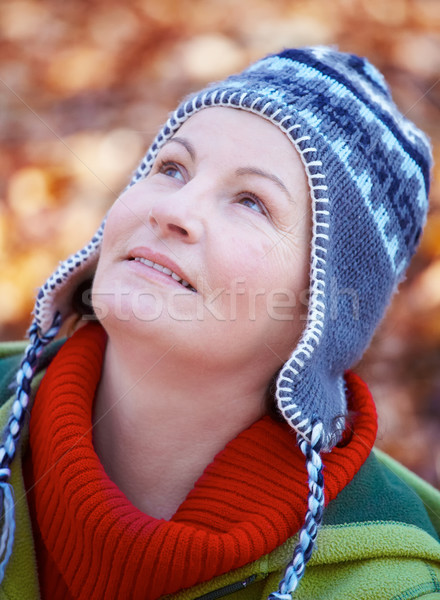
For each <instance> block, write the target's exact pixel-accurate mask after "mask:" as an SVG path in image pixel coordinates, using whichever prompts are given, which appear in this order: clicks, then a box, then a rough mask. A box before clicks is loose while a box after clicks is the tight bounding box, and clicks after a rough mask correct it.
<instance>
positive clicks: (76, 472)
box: [27, 324, 377, 600]
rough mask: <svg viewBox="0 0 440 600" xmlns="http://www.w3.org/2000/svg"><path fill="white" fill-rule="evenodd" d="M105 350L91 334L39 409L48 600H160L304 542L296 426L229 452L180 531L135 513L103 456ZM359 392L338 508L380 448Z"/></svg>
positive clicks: (53, 380)
mask: <svg viewBox="0 0 440 600" xmlns="http://www.w3.org/2000/svg"><path fill="white" fill-rule="evenodd" d="M105 345H106V334H105V332H104V330H103V329H102V327H101V326H99V325H96V324H88V325H87V326H86V327H82V328H81V329H79V330H78V331H77V332H76V333H75V334H74V335H73V336H72V337H71V338H69V339H68V340H67V342H66V343H65V344H64V345H63V347H62V348H61V350H60V351H59V352H58V354H57V355H56V357H55V358H54V359H53V361H52V363H51V364H50V366H49V368H48V370H47V373H46V375H45V376H44V378H43V381H42V383H41V385H40V387H39V390H38V392H37V396H36V399H35V404H34V408H33V410H32V416H31V421H30V449H31V464H32V474H31V476H30V480H29V481H28V482H27V485H28V488H30V495H31V498H32V502H31V504H32V506H33V507H34V508H35V510H36V522H37V524H38V531H39V534H40V535H41V538H42V542H43V543H42V545H41V546H37V556H38V562H39V579H40V586H41V592H42V598H48V599H50V600H58V599H63V600H68V599H69V598H75V599H77V600H90V599H91V598H95V599H105V600H113V599H114V600H116V599H121V598H122V599H124V598H130V600H136V599H139V600H140V599H141V600H154V599H156V598H159V597H163V596H164V595H165V594H170V593H174V592H177V591H179V590H181V589H183V588H188V587H191V586H193V585H196V584H198V583H201V582H203V581H208V580H210V579H212V578H213V577H215V576H217V575H220V574H222V573H226V572H228V571H232V570H234V569H236V568H238V567H241V566H243V565H245V564H248V563H250V562H252V561H255V560H257V559H259V558H260V557H261V556H263V555H265V554H267V553H269V552H271V551H272V550H274V549H275V548H277V547H278V546H280V545H281V544H283V543H284V542H285V541H286V540H287V539H288V538H289V537H291V536H292V535H294V534H295V533H296V532H297V530H298V529H299V528H300V527H301V524H302V521H303V518H304V513H305V511H306V495H307V483H306V477H305V470H304V457H303V456H302V454H301V452H300V450H299V448H298V447H297V446H296V445H295V437H294V436H292V432H291V430H290V429H289V427H288V426H287V424H285V423H276V422H274V421H273V420H272V419H271V418H270V417H267V416H266V417H264V418H262V419H261V420H259V421H257V422H256V423H254V424H253V425H252V426H251V427H249V428H248V429H246V430H245V431H243V432H241V433H240V434H239V435H238V436H237V438H235V439H233V440H231V442H229V443H228V444H227V446H226V448H224V449H223V450H222V451H221V452H220V453H219V454H218V455H217V456H216V457H215V459H214V460H213V462H212V463H211V464H209V465H208V466H207V468H206V469H205V471H204V473H203V475H202V476H201V477H200V478H199V479H198V481H197V482H195V485H194V488H193V489H192V490H191V492H190V493H189V495H188V497H187V498H186V499H185V501H184V502H183V503H182V504H181V506H180V507H179V508H178V510H177V512H176V513H175V515H174V516H173V517H172V518H171V519H170V520H169V521H165V520H162V519H155V518H153V517H150V516H149V515H146V514H144V513H142V512H141V511H140V510H138V509H137V508H135V507H134V506H133V505H132V504H131V503H130V502H129V501H128V500H127V498H126V497H125V496H124V494H123V493H122V492H121V491H120V490H119V489H118V488H117V486H116V485H115V484H114V483H113V482H112V481H111V480H110V479H109V478H108V477H107V475H106V474H105V471H104V469H103V467H102V465H101V463H100V462H99V458H98V456H97V455H96V453H95V451H94V449H93V443H92V422H93V421H92V410H93V399H94V394H95V389H96V386H97V385H98V382H99V379H100V376H101V369H102V361H103V356H104V351H105ZM347 385H348V388H349V391H350V410H351V411H354V412H355V414H356V417H355V420H354V422H353V430H352V431H351V432H350V434H349V435H348V436H347V440H346V444H345V445H344V446H343V447H341V448H339V447H338V448H335V449H334V450H333V451H332V452H331V453H330V454H328V455H324V456H323V460H324V463H325V467H326V469H325V470H326V482H327V485H326V504H327V503H328V502H330V501H331V500H333V499H334V498H336V497H337V495H338V494H339V492H340V491H341V490H342V489H343V488H344V487H345V486H346V485H347V484H348V483H349V482H350V481H351V480H352V478H353V476H354V475H355V474H356V473H357V471H358V470H359V468H360V467H361V465H362V464H363V463H364V461H365V460H366V458H367V457H368V455H369V453H370V450H371V447H372V445H373V443H374V440H375V437H376V430H377V426H376V413H375V408H374V403H373V400H372V398H371V396H370V394H369V392H368V388H367V387H366V385H365V384H363V382H362V381H361V380H360V379H359V378H358V377H356V375H354V374H353V373H348V374H347ZM200 396H203V392H200ZM48 431H50V432H51V435H50V436H48V435H47V432H48ZM28 466H29V465H28ZM195 595H198V594H194V596H195ZM194 596H191V594H189V597H194Z"/></svg>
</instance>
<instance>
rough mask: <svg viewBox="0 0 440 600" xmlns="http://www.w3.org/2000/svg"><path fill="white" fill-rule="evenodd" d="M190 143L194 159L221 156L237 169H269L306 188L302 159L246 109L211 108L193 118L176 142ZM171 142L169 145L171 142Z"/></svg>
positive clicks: (276, 131)
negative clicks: (251, 167) (232, 163)
mask: <svg viewBox="0 0 440 600" xmlns="http://www.w3.org/2000/svg"><path fill="white" fill-rule="evenodd" d="M174 138H176V140H179V142H181V143H182V142H183V143H184V145H185V143H186V142H187V143H188V145H189V148H188V150H189V151H190V154H191V153H193V154H194V156H193V158H197V159H203V158H205V157H215V156H217V157H219V158H221V160H222V161H228V162H231V161H233V162H235V163H236V165H237V166H238V167H247V166H249V165H250V166H253V167H258V168H265V169H267V168H270V169H271V170H273V172H274V173H275V174H276V175H277V176H278V177H280V178H282V179H283V180H285V181H286V183H287V182H288V181H289V180H291V181H292V182H293V181H294V182H295V185H296V186H297V185H298V182H301V183H302V184H303V185H304V186H305V187H307V185H306V175H305V169H304V165H303V163H302V160H301V158H300V156H299V154H298V152H297V150H296V149H295V146H294V145H293V143H292V142H291V140H290V139H289V138H288V137H287V135H286V134H285V133H284V132H283V131H281V130H280V129H279V128H278V127H277V126H276V125H274V124H273V123H272V122H270V121H269V120H267V119H265V118H263V117H262V116H260V115H257V114H253V113H251V112H249V111H246V110H241V109H236V108H226V107H212V108H205V109H202V110H200V111H199V112H197V113H195V114H194V115H193V116H191V117H190V118H189V119H188V120H187V121H185V123H183V125H182V126H181V127H180V129H179V130H178V131H177V132H176V134H175V135H174V136H173V138H171V140H169V142H171V141H173V139H174ZM169 142H168V143H169Z"/></svg>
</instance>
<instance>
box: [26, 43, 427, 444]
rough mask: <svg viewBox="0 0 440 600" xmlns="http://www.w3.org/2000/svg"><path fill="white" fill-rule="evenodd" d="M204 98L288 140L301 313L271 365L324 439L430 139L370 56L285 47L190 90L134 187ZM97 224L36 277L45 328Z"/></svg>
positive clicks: (305, 423) (409, 243)
mask: <svg viewBox="0 0 440 600" xmlns="http://www.w3.org/2000/svg"><path fill="white" fill-rule="evenodd" d="M211 106H225V107H232V108H237V109H241V110H247V111H250V112H253V113H255V114H258V115H260V116H261V117H263V118H265V119H268V120H269V121H271V122H272V123H273V124H274V125H275V126H277V127H279V128H280V129H281V130H282V131H283V132H284V133H285V134H286V135H287V136H288V138H289V139H290V140H291V142H292V143H293V144H294V146H295V148H296V149H297V151H298V153H299V154H300V156H301V158H302V161H303V164H304V167H305V170H306V172H307V176H308V181H309V187H310V195H311V208H312V212H313V239H312V249H311V263H310V264H311V270H310V296H309V297H310V301H309V312H308V319H307V324H306V327H305V330H304V332H303V335H302V338H301V340H300V342H299V343H298V345H297V347H296V348H295V349H294V351H293V353H292V356H291V358H290V359H289V361H288V362H287V363H286V364H285V366H284V368H283V369H282V370H281V373H280V375H279V378H278V383H277V400H278V405H279V409H280V411H281V413H282V414H283V416H284V418H285V419H286V420H287V422H288V423H289V424H290V425H291V426H292V427H293V428H294V429H295V430H296V431H297V433H299V434H300V435H301V436H305V437H307V436H309V435H310V431H311V424H312V423H317V422H318V423H319V422H321V423H322V424H323V447H325V448H327V449H329V448H331V447H332V446H334V445H335V443H337V441H338V439H339V438H340V435H341V432H342V431H343V428H344V414H345V412H346V401H345V390H344V384H343V378H342V374H343V372H344V370H345V369H347V368H349V367H350V366H351V365H352V364H353V363H355V362H356V361H357V360H358V359H359V358H360V356H361V355H362V353H363V351H364V350H365V348H366V346H367V345H368V342H369V340H370V338H371V336H372V334H373V332H374V329H375V327H376V325H377V323H378V322H379V320H380V319H381V317H382V316H383V314H384V311H385V308H386V306H387V304H388V303H389V301H390V297H391V295H392V293H393V291H394V290H395V289H396V286H397V284H398V282H399V281H400V279H401V278H402V275H403V273H404V270H405V268H406V266H407V264H408V262H409V260H410V258H411V256H412V255H413V253H414V250H415V248H416V246H417V242H418V239H419V236H420V233H421V231H422V227H423V224H424V221H425V218H426V212H427V207H428V203H427V193H428V187H429V168H430V161H431V155H430V146H429V142H428V140H427V138H426V137H425V136H424V134H423V133H422V132H420V131H419V130H418V129H417V128H416V127H415V126H414V125H413V124H412V123H410V122H409V121H408V120H406V119H405V118H404V117H403V116H402V115H401V114H400V112H399V111H398V109H397V108H396V106H395V105H394V103H393V101H392V99H391V95H390V92H389V90H388V88H387V86H386V83H385V81H384V79H383V77H382V75H381V74H380V73H379V72H378V71H377V70H376V69H375V67H373V66H372V65H371V64H370V63H369V62H368V61H367V60H366V59H363V58H359V57H357V56H353V55H350V54H344V53H340V52H337V51H335V50H333V49H330V48H325V47H317V48H303V49H299V50H286V51H284V52H281V53H280V54H278V55H273V56H268V57H267V58H265V59H263V60H261V61H259V62H257V63H255V64H254V65H252V66H251V67H249V68H248V69H246V70H245V71H243V73H240V74H238V75H233V76H231V77H229V78H228V79H226V81H224V82H220V83H215V84H213V85H211V86H210V87H208V88H206V89H205V90H202V91H201V92H198V93H196V94H194V95H192V96H190V97H189V98H188V99H186V100H185V101H184V102H183V103H182V104H181V105H180V106H179V107H178V108H177V110H176V111H175V112H174V113H173V114H172V115H171V116H170V118H169V120H168V121H167V123H166V124H165V126H164V127H163V128H162V129H161V131H160V132H159V134H158V135H157V137H156V139H155V140H154V142H153V144H152V146H151V147H150V149H149V151H148V152H147V154H146V156H145V158H144V160H143V161H142V162H141V164H140V166H139V168H138V169H137V171H136V172H135V174H134V176H133V178H132V181H131V183H130V185H133V184H134V183H136V182H137V181H139V180H140V179H142V178H144V177H146V176H147V175H148V173H149V171H150V169H151V166H152V164H153V162H154V159H155V157H156V155H157V153H158V151H159V149H160V148H161V147H162V146H163V144H164V142H165V141H166V140H167V139H169V138H170V137H172V136H173V135H174V134H175V132H176V131H177V130H178V129H179V128H180V126H181V125H182V123H183V122H185V121H186V120H187V119H188V118H190V117H191V115H193V114H194V113H196V112H197V111H199V110H202V109H206V108H208V107H211ZM267 151H270V149H267ZM102 234H103V226H101V228H100V229H99V230H98V232H97V233H96V234H95V236H94V237H93V239H92V241H91V242H90V243H89V244H88V245H87V246H86V247H85V248H84V249H82V250H81V251H80V252H78V253H77V254H75V255H74V256H72V257H71V258H69V259H68V260H67V261H66V262H65V263H63V264H61V266H60V267H59V268H58V269H57V271H56V272H55V273H54V275H52V277H51V278H50V279H49V280H48V281H47V282H46V283H45V285H44V286H43V287H42V289H41V291H40V295H39V297H38V300H37V303H36V307H35V317H36V320H37V322H38V324H39V326H40V328H41V330H42V331H43V332H44V331H46V330H47V329H48V328H49V327H50V325H51V323H52V319H53V315H54V313H55V311H56V310H59V311H61V313H62V314H63V315H66V314H67V313H68V312H69V311H70V310H71V308H70V304H69V302H70V297H71V293H72V289H73V287H75V286H76V285H77V283H78V282H79V281H80V280H81V279H83V278H85V276H86V275H87V274H89V275H90V274H91V273H93V271H94V269H95V267H96V262H97V259H98V255H99V251H100V244H101V239H102ZM292 268H293V267H292Z"/></svg>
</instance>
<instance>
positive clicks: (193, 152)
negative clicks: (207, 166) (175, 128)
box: [162, 136, 196, 161]
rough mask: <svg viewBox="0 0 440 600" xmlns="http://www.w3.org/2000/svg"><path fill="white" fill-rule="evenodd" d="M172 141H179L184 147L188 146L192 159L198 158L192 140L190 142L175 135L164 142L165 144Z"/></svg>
mask: <svg viewBox="0 0 440 600" xmlns="http://www.w3.org/2000/svg"><path fill="white" fill-rule="evenodd" d="M171 142H177V143H178V144H181V145H182V146H183V147H184V148H186V151H187V152H188V154H189V155H190V156H191V158H192V160H193V161H194V160H195V159H196V151H195V148H194V146H193V145H192V144H191V143H190V142H188V140H186V139H185V138H181V137H177V136H175V137H172V138H170V139H169V140H167V141H166V142H165V143H164V146H165V145H166V144H170V143H171ZM162 148H163V146H162Z"/></svg>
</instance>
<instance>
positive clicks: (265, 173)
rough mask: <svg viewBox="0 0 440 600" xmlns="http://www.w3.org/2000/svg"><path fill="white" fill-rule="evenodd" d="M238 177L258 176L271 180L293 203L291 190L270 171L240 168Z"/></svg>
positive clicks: (237, 171)
mask: <svg viewBox="0 0 440 600" xmlns="http://www.w3.org/2000/svg"><path fill="white" fill-rule="evenodd" d="M235 173H236V174H237V175H258V177H265V178H266V179H270V181H273V182H274V183H275V184H276V185H277V186H278V187H279V188H280V189H281V190H283V192H284V193H285V194H286V195H287V197H288V199H289V200H290V201H291V202H293V200H292V196H291V195H290V193H289V190H288V189H287V187H286V186H285V185H284V183H283V182H282V181H281V179H280V178H279V177H277V176H276V175H274V174H273V173H269V172H268V171H263V170H262V169H259V168H258V167H240V168H239V169H237V170H236V172H235Z"/></svg>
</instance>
